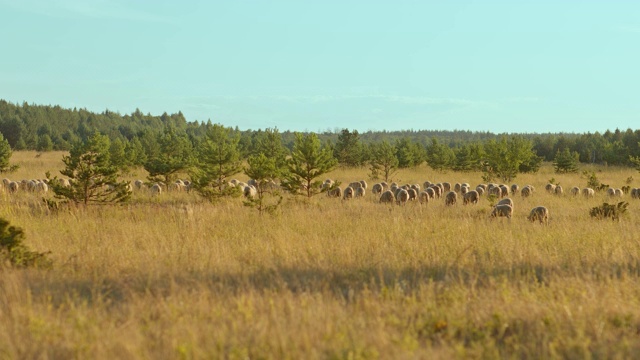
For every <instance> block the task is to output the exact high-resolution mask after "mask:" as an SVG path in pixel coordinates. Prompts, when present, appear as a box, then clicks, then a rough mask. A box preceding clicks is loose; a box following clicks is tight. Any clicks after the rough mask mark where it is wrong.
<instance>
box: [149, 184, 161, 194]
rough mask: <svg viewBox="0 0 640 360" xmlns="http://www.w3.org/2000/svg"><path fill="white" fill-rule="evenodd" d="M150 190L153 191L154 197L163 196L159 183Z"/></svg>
mask: <svg viewBox="0 0 640 360" xmlns="http://www.w3.org/2000/svg"><path fill="white" fill-rule="evenodd" d="M149 190H150V191H151V194H153V195H160V194H162V186H160V184H158V183H155V184H153V186H151V188H150V189H149Z"/></svg>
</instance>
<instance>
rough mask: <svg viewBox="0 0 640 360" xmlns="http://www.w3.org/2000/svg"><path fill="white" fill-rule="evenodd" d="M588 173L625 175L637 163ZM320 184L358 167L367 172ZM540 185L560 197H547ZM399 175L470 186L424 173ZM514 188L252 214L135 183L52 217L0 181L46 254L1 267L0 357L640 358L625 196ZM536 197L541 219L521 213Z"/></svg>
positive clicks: (32, 162) (636, 251)
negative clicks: (511, 206)
mask: <svg viewBox="0 0 640 360" xmlns="http://www.w3.org/2000/svg"><path fill="white" fill-rule="evenodd" d="M61 157H62V153H59V152H57V153H56V152H52V153H43V154H41V155H39V156H37V154H36V153H35V152H16V153H14V155H13V157H12V163H16V164H19V165H20V169H19V170H18V171H17V172H15V173H12V174H5V175H4V176H6V177H8V178H10V179H12V180H20V179H33V178H44V174H45V172H46V171H51V174H52V175H59V172H58V171H59V170H60V169H61V168H62V162H61V161H60V159H61ZM584 169H588V170H590V171H595V172H596V174H597V176H598V177H599V179H600V180H601V181H602V182H603V183H607V184H610V185H611V186H615V187H622V186H624V185H627V183H626V180H627V178H629V177H630V176H632V177H636V178H638V179H639V180H633V181H632V182H631V183H630V185H631V186H632V187H640V174H638V172H637V171H635V170H633V169H622V168H597V167H594V168H584ZM144 177H145V174H144V171H143V170H135V171H133V172H132V173H131V174H129V175H128V178H130V179H135V178H141V179H143V178H144ZM325 177H329V178H333V179H337V180H340V181H342V182H343V183H347V182H350V181H355V180H361V179H366V180H368V178H367V169H365V168H362V169H349V170H336V171H334V172H332V173H331V174H328V175H327V176H323V178H325ZM238 178H239V179H241V180H246V177H243V176H242V175H238ZM551 178H555V180H556V181H557V182H559V183H560V184H561V185H562V186H563V187H564V188H565V195H563V196H556V195H552V194H548V193H546V192H545V191H544V186H545V184H546V183H547V182H548V180H549V179H551ZM395 180H396V181H397V182H399V183H419V184H422V183H423V182H424V181H425V180H430V181H432V182H442V181H448V182H452V183H456V182H468V183H470V184H471V185H473V186H474V187H475V185H477V184H479V183H481V182H482V181H481V174H480V173H454V172H448V173H437V172H434V171H433V170H431V169H429V168H427V167H419V168H417V169H411V170H401V171H400V172H399V173H398V174H397V175H396V176H395ZM368 181H369V180H368ZM514 182H515V183H517V184H519V185H520V186H523V185H526V184H532V185H534V186H535V188H536V192H535V194H534V195H533V196H532V197H531V198H527V199H522V198H521V197H520V196H519V195H514V196H512V198H513V200H514V202H515V212H514V217H513V219H511V220H507V219H493V220H492V219H489V213H490V211H491V208H490V206H489V202H488V201H487V199H486V198H484V197H483V198H482V199H481V200H480V202H479V203H478V204H477V205H467V206H463V205H462V204H461V203H460V204H458V205H456V206H452V207H446V206H445V205H444V200H442V199H439V200H436V201H433V202H430V203H429V204H428V205H420V204H419V203H416V202H411V203H409V204H408V205H407V206H404V207H400V206H389V205H383V204H379V203H378V201H377V198H375V197H374V196H372V195H371V194H370V193H368V194H367V196H366V197H365V198H364V199H355V200H351V201H347V202H343V201H341V200H337V199H330V198H327V197H326V196H324V195H318V196H316V197H314V198H312V199H311V200H310V201H306V200H304V199H301V198H291V197H288V198H286V199H285V202H284V203H283V205H282V207H281V211H280V213H279V214H277V215H275V216H270V215H262V216H261V215H259V214H258V212H257V211H256V210H254V209H251V208H247V207H245V206H243V205H242V200H241V199H231V200H229V201H225V202H223V203H220V204H215V205H212V204H209V203H206V202H203V201H202V200H201V199H200V198H198V196H197V195H195V194H190V193H167V194H162V196H160V197H157V198H156V197H151V196H150V195H149V194H148V193H146V192H138V193H135V194H134V196H133V199H132V201H131V202H130V203H129V204H127V205H123V206H104V207H93V208H89V209H86V210H78V211H74V212H66V211H63V212H60V213H58V214H49V213H48V211H47V210H46V209H45V208H43V207H42V205H41V196H36V195H34V194H31V193H22V192H21V193H18V194H15V195H8V194H6V193H2V194H1V195H0V198H1V199H2V202H1V206H0V217H3V218H6V219H7V220H9V221H10V222H11V224H12V225H15V226H19V227H22V228H23V229H24V230H25V231H26V236H27V244H28V245H29V246H30V247H31V248H32V249H34V250H38V251H51V255H50V257H51V258H52V259H53V260H54V266H53V269H52V270H48V271H39V270H7V269H4V270H1V273H0V358H64V359H68V358H83V359H87V358H91V359H138V358H144V359H146V358H152V359H162V358H182V359H199V358H213V359H216V358H227V359H326V358H328V359H376V358H379V359H416V358H420V359H450V358H490V359H493V358H499V357H513V358H533V359H538V358H580V359H583V358H590V357H595V358H605V359H608V358H639V357H640V341H638V336H639V334H640V225H639V224H640V200H637V199H631V198H630V197H629V196H628V195H625V196H624V197H623V200H625V201H629V202H630V203H631V204H630V206H629V210H628V211H627V213H626V216H624V217H623V218H622V219H621V220H620V221H619V222H613V221H598V220H593V219H591V218H590V217H589V209H590V208H591V207H593V206H596V205H599V204H601V203H602V202H603V201H609V202H611V200H609V199H608V198H607V197H606V196H605V195H604V194H597V195H596V197H595V198H593V199H585V198H583V197H572V196H571V195H569V194H567V191H566V190H568V189H569V188H571V187H572V186H579V187H585V185H586V179H584V178H581V176H580V174H570V175H557V174H554V173H553V170H552V168H551V167H550V166H549V165H547V166H544V167H543V168H542V169H541V171H540V172H538V173H537V174H534V175H528V174H525V175H519V176H518V178H517V179H516V180H515V181H514ZM372 183H373V182H372V181H369V185H370V186H371V185H372ZM47 197H52V195H51V194H48V195H47ZM616 201H617V200H616ZM538 205H544V206H546V207H547V208H548V209H549V210H550V214H551V220H550V224H549V225H548V226H543V225H540V224H537V223H531V222H529V221H528V220H527V219H526V216H527V215H528V213H529V211H530V210H531V208H533V207H534V206H538Z"/></svg>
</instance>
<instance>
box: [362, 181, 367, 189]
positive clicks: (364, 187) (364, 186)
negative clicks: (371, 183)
mask: <svg viewBox="0 0 640 360" xmlns="http://www.w3.org/2000/svg"><path fill="white" fill-rule="evenodd" d="M360 185H361V187H362V188H363V189H365V190H366V189H367V182H366V181H364V180H360Z"/></svg>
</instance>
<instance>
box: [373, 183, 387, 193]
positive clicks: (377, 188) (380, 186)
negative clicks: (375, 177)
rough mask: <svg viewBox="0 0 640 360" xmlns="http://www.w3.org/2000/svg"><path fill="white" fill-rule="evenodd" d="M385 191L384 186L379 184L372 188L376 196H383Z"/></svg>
mask: <svg viewBox="0 0 640 360" xmlns="http://www.w3.org/2000/svg"><path fill="white" fill-rule="evenodd" d="M383 191H384V187H383V186H382V184H380V183H378V184H373V187H371V192H372V193H373V194H374V195H379V194H382V192H383Z"/></svg>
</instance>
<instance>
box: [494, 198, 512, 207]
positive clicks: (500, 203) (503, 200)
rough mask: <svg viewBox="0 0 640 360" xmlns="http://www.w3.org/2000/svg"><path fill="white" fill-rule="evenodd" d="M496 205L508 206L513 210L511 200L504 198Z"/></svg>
mask: <svg viewBox="0 0 640 360" xmlns="http://www.w3.org/2000/svg"><path fill="white" fill-rule="evenodd" d="M497 205H509V206H511V208H512V209H513V208H514V204H513V200H511V198H504V199H502V200H500V201H498V204H497Z"/></svg>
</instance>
